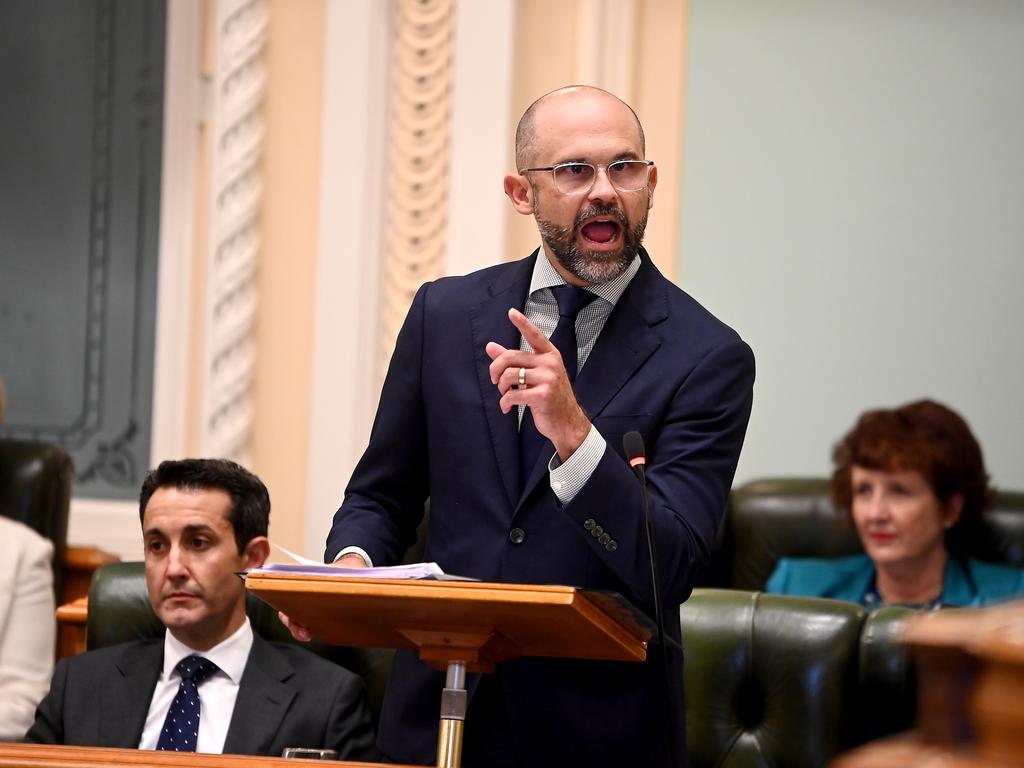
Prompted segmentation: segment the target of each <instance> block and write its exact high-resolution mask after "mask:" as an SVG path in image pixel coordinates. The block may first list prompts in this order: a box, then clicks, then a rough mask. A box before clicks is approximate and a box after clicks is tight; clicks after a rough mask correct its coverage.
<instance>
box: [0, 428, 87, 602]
mask: <svg viewBox="0 0 1024 768" xmlns="http://www.w3.org/2000/svg"><path fill="white" fill-rule="evenodd" d="M73 480H74V470H73V468H72V464H71V457H70V456H68V454H67V453H66V452H65V451H64V450H63V449H62V448H60V447H58V446H55V445H49V444H47V443H36V442H29V441H25V440H10V439H6V438H0V515H3V516H4V517H8V518H10V519H12V520H17V521H18V522H21V523H24V524H25V525H27V526H28V527H29V528H32V529H33V530H34V531H36V532H37V533H39V534H40V535H41V536H45V537H46V538H47V539H49V540H50V541H52V542H53V586H54V596H55V597H56V598H58V602H59V597H60V595H61V585H62V582H63V576H64V571H63V566H64V552H65V550H66V548H67V537H68V511H69V510H70V507H71V486H72V482H73Z"/></svg>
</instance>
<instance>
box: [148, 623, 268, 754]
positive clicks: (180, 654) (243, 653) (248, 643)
mask: <svg viewBox="0 0 1024 768" xmlns="http://www.w3.org/2000/svg"><path fill="white" fill-rule="evenodd" d="M250 650H252V627H251V626H250V625H249V619H248V618H246V620H245V623H244V624H243V625H242V626H241V627H239V628H238V631H237V632H235V633H234V634H233V635H231V637H229V638H228V639H227V640H225V641H223V642H222V643H219V644H218V645H215V646H214V647H213V648H211V649H210V650H208V651H196V650H194V649H192V648H189V647H188V646H187V645H185V644H184V643H182V642H180V641H178V640H177V639H176V638H175V637H174V635H172V634H171V633H170V632H169V631H165V633H164V667H163V670H162V671H161V672H160V678H159V679H158V680H157V682H156V688H155V689H153V699H152V700H151V701H150V704H149V714H148V715H146V725H145V727H144V728H143V729H142V739H140V740H139V749H156V745H157V744H158V743H159V742H160V732H161V731H162V730H163V727H164V721H165V720H166V719H167V710H169V709H170V708H171V702H172V701H174V697H175V696H177V695H178V686H179V685H180V684H181V675H179V674H178V672H177V671H176V670H175V669H174V668H175V667H176V666H177V665H178V662H179V661H181V660H182V659H184V658H185V657H186V656H190V655H192V654H196V655H197V656H202V657H203V658H206V659H209V660H210V661H212V662H213V663H214V664H216V665H217V666H218V667H219V671H218V672H216V673H215V674H214V675H213V676H212V677H210V678H208V679H207V680H206V681H204V682H203V683H202V684H201V685H200V686H199V707H200V710H199V738H198V739H197V740H196V752H208V753H215V754H219V753H221V752H223V751H224V741H225V739H227V736H228V726H230V725H231V715H232V714H234V711H235V700H236V699H237V698H238V686H239V685H241V683H242V673H243V672H244V671H245V665H246V662H248V660H249V651H250Z"/></svg>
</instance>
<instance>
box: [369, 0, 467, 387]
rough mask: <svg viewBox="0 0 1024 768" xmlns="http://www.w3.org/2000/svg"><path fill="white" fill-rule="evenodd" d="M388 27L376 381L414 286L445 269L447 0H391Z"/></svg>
mask: <svg viewBox="0 0 1024 768" xmlns="http://www.w3.org/2000/svg"><path fill="white" fill-rule="evenodd" d="M393 9H394V10H393V14H394V15H393V19H392V27H391V84H390V89H389V91H390V101H391V113H390V148H389V153H388V174H387V212H386V217H387V218H386V232H387V234H386V239H385V248H386V256H385V262H384V270H385V277H384V302H383V320H382V322H383V332H382V334H381V337H380V348H379V351H378V380H379V381H383V379H384V374H385V373H386V371H387V365H388V361H389V360H390V359H391V353H392V351H393V350H394V346H395V339H397V338H398V331H399V329H400V328H401V326H402V322H403V321H404V320H405V315H406V313H407V312H408V310H409V305H410V304H411V303H412V298H413V296H414V294H415V293H416V290H417V289H418V288H419V287H420V285H422V284H423V282H424V281H426V280H431V279H434V278H437V277H440V276H441V274H442V272H443V269H444V256H445V250H446V246H445V233H446V222H447V209H448V184H449V145H450V138H451V102H452V53H453V47H454V46H453V36H454V25H455V19H454V2H453V0H398V2H396V3H395V4H394V6H393Z"/></svg>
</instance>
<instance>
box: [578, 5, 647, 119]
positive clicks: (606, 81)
mask: <svg viewBox="0 0 1024 768" xmlns="http://www.w3.org/2000/svg"><path fill="white" fill-rule="evenodd" d="M576 9H577V16H578V19H577V24H576V29H577V31H578V35H577V41H578V44H577V47H576V82H580V83H586V84H588V85H596V86H598V87H599V88H604V89H605V90H608V91H611V92H612V93H614V94H615V95H616V96H618V97H619V98H620V99H622V100H623V101H626V102H632V100H633V96H634V90H635V89H634V83H635V72H636V48H637V40H636V36H637V7H636V0H579V4H578V5H577V7H576Z"/></svg>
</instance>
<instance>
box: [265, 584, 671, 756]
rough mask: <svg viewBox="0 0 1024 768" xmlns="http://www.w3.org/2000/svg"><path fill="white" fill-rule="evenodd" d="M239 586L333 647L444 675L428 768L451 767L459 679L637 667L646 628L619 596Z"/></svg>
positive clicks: (417, 587)
mask: <svg viewBox="0 0 1024 768" xmlns="http://www.w3.org/2000/svg"><path fill="white" fill-rule="evenodd" d="M246 586H247V587H248V588H249V589H250V590H251V591H252V592H254V593H256V594H257V595H259V596H260V597H261V598H263V599H264V600H265V601H267V602H268V603H270V604H271V605H272V606H273V607H275V608H277V609H278V610H280V611H283V612H284V613H286V614H288V615H289V616H290V617H291V618H292V619H294V620H295V621H297V622H299V623H300V624H303V625H305V626H307V627H309V628H310V629H311V630H312V631H313V633H314V634H316V635H319V636H320V637H321V638H322V639H323V640H324V641H326V642H328V643H331V644H333V645H347V646H356V647H364V648H415V649H417V650H418V651H419V655H420V658H421V659H422V660H423V661H425V662H426V663H428V664H430V665H431V666H433V667H434V668H435V669H440V670H443V671H445V672H446V678H445V688H444V691H443V693H442V696H441V720H440V727H439V730H438V740H437V765H438V768H458V767H459V766H460V765H461V760H462V740H463V731H464V723H465V718H466V702H467V693H466V673H467V672H493V671H494V665H495V664H496V663H497V662H499V661H506V660H508V659H514V658H517V657H519V656H557V657H562V658H576V659H604V660H609V661H643V660H644V659H645V658H646V656H647V643H648V641H649V640H650V638H651V626H650V622H649V621H647V620H646V618H645V617H643V615H642V614H640V613H639V612H638V611H636V610H635V609H633V608H632V606H630V605H629V603H627V602H626V601H625V600H624V599H623V598H622V597H620V596H618V595H613V594H610V593H598V592H586V591H583V590H580V589H576V588H574V587H563V586H554V585H544V584H493V583H487V582H479V581H435V580H429V579H424V580H405V579H359V578H351V577H342V576H333V575H319V574H318V575H306V574H297V573H260V572H258V571H256V572H252V573H250V574H249V575H248V577H247V578H246Z"/></svg>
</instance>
